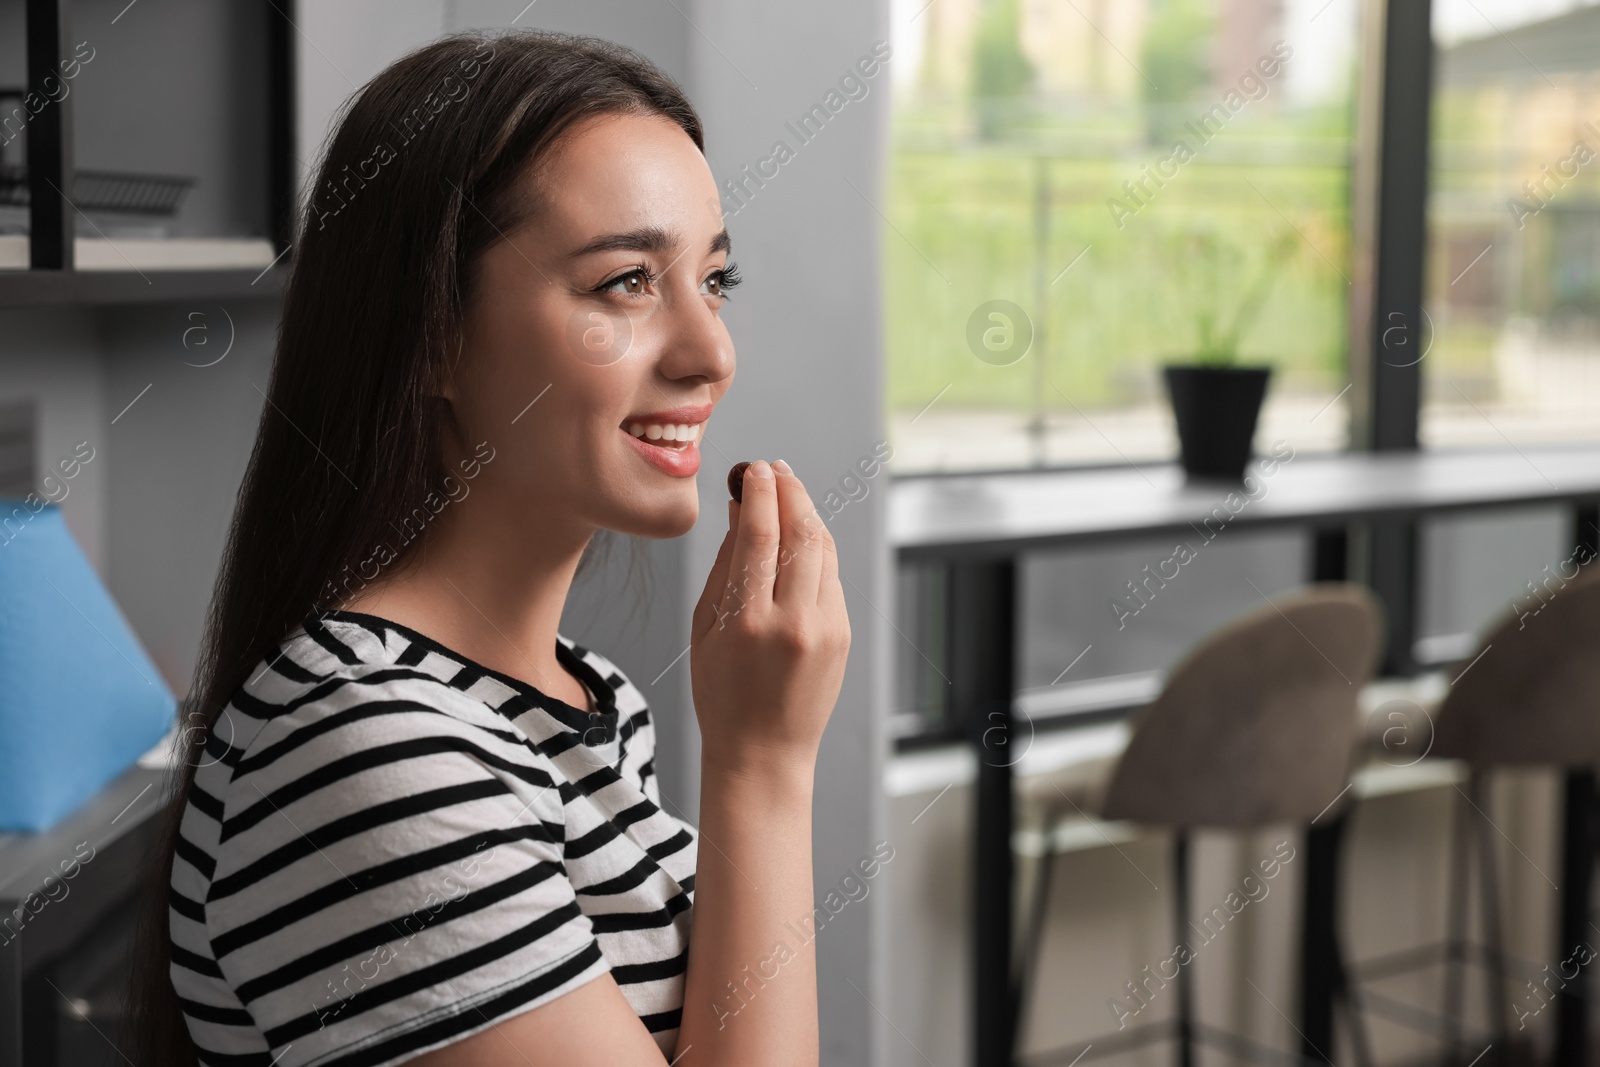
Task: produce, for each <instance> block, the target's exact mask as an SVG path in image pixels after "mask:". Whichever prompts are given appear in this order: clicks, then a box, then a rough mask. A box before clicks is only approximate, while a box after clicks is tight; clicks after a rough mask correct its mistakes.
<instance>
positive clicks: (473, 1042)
mask: <svg viewBox="0 0 1600 1067" xmlns="http://www.w3.org/2000/svg"><path fill="white" fill-rule="evenodd" d="M530 1062H532V1063H536V1064H538V1065H539V1067H662V1065H664V1064H665V1063H666V1062H667V1061H666V1058H665V1057H664V1056H662V1055H661V1049H660V1048H659V1047H657V1045H656V1042H655V1039H654V1038H653V1037H651V1036H650V1032H649V1031H648V1030H646V1029H645V1027H644V1024H643V1023H641V1022H640V1021H639V1017H638V1016H637V1015H635V1014H634V1013H633V1009H632V1008H631V1007H629V1005H628V1001H627V1000H626V999H625V998H624V997H623V995H622V990H621V989H619V988H618V987H617V983H616V981H615V980H614V979H613V978H612V977H611V975H610V974H604V975H601V976H600V977H599V978H597V979H595V980H594V981H592V982H588V983H586V984H584V985H582V986H579V987H578V988H577V989H574V990H572V991H571V992H570V993H566V994H564V995H562V996H561V997H558V998H557V999H555V1000H552V1001H550V1002H549V1003H547V1004H544V1005H542V1006H541V1007H538V1008H535V1009H533V1010H532V1011H526V1012H523V1013H522V1014H520V1015H516V1016H513V1017H512V1018H509V1019H507V1020H505V1021H504V1022H501V1023H497V1024H496V1025H494V1026H492V1027H490V1028H489V1029H487V1030H484V1031H481V1032H479V1033H476V1034H473V1035H472V1036H471V1037H467V1038H463V1039H462V1040H460V1041H457V1042H455V1043H454V1044H450V1045H446V1046H445V1047H444V1048H441V1049H435V1050H434V1051H433V1052H429V1053H425V1054H424V1055H422V1056H418V1057H417V1058H416V1059H414V1060H410V1061H408V1067H526V1065H527V1064H528V1063H530Z"/></svg>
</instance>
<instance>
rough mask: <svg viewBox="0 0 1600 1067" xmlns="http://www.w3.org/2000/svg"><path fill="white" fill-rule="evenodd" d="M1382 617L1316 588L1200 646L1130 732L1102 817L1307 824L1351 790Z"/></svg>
mask: <svg viewBox="0 0 1600 1067" xmlns="http://www.w3.org/2000/svg"><path fill="white" fill-rule="evenodd" d="M1382 630H1383V613H1382V609H1381V608H1380V607H1379V605H1378V602H1377V600H1376V599H1375V598H1374V597H1373V595H1372V594H1371V593H1369V592H1367V591H1366V590H1365V589H1361V588H1359V587H1357V586H1353V585H1345V584H1342V583H1328V584H1322V585H1315V586H1312V587H1311V588H1309V589H1307V590H1304V591H1302V592H1299V593H1297V594H1295V595H1293V596H1290V597H1287V598H1285V599H1283V600H1280V601H1277V602H1275V603H1271V604H1267V605H1264V606H1263V607H1262V608H1260V609H1259V610H1257V611H1254V612H1252V613H1250V614H1249V615H1247V616H1245V617H1244V618H1242V619H1239V620H1237V621H1235V622H1233V623H1231V624H1230V625H1228V626H1225V627H1224V628H1222V629H1221V630H1219V631H1217V632H1216V633H1214V634H1212V635H1211V636H1210V637H1208V638H1206V639H1205V640H1204V641H1202V642H1201V643H1200V644H1199V645H1197V646H1196V647H1195V648H1194V649H1193V650H1192V651H1191V652H1190V653H1189V654H1188V656H1186V657H1185V658H1184V659H1183V660H1182V662H1180V663H1179V664H1178V666H1177V667H1176V668H1174V669H1173V671H1172V672H1171V674H1170V675H1169V676H1168V679H1167V684H1166V686H1165V688H1164V689H1163V690H1162V692H1161V695H1160V696H1159V697H1157V698H1156V700H1155V702H1154V703H1152V704H1151V705H1150V706H1149V707H1148V708H1146V709H1145V710H1144V712H1143V713H1142V714H1141V715H1140V717H1139V718H1138V720H1137V721H1136V723H1135V726H1134V731H1133V736H1132V738H1131V739H1130V741H1129V743H1128V748H1127V751H1126V752H1125V753H1124V754H1123V757H1122V760H1121V762H1120V763H1119V764H1118V765H1117V769H1116V771H1115V772H1114V774H1113V775H1112V779H1111V783H1110V785H1109V786H1108V788H1107V791H1106V797H1105V802H1104V804H1103V805H1102V809H1101V814H1102V816H1103V817H1105V818H1107V819H1132V820H1135V821H1138V822H1145V823H1154V824H1158V825H1164V826H1175V827H1190V826H1194V827H1200V826H1225V827H1253V826H1265V825H1269V824H1271V823H1282V822H1308V821H1310V820H1311V819H1314V818H1316V817H1317V816H1318V815H1319V814H1320V813H1321V812H1322V811H1324V810H1325V809H1326V808H1327V807H1328V806H1329V805H1330V804H1331V803H1333V801H1334V800H1336V799H1337V798H1338V796H1339V795H1340V793H1341V792H1342V791H1343V789H1344V788H1345V786H1346V784H1347V783H1348V782H1349V774H1350V764H1351V760H1352V758H1353V756H1354V753H1355V747H1356V740H1357V737H1358V735H1359V733H1360V729H1359V726H1360V724H1359V722H1358V721H1357V720H1358V715H1357V711H1356V698H1357V695H1358V694H1359V693H1360V691H1361V687H1362V686H1363V685H1365V684H1366V682H1367V681H1368V680H1369V679H1370V678H1371V677H1372V672H1373V670H1374V668H1375V667H1376V666H1377V662H1378V653H1379V647H1380V641H1381V638H1382Z"/></svg>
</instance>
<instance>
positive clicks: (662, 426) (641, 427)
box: [628, 422, 700, 444]
mask: <svg viewBox="0 0 1600 1067" xmlns="http://www.w3.org/2000/svg"><path fill="white" fill-rule="evenodd" d="M628 432H629V433H631V434H633V436H635V437H642V438H644V439H646V440H649V441H678V442H682V443H683V444H688V443H690V442H692V441H698V440H699V439H700V424H699V423H686V422H676V423H642V422H634V423H629V424H628Z"/></svg>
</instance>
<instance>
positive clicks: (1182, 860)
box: [1172, 828, 1194, 1067]
mask: <svg viewBox="0 0 1600 1067" xmlns="http://www.w3.org/2000/svg"><path fill="white" fill-rule="evenodd" d="M1172 883H1173V888H1172V918H1173V927H1174V929H1175V931H1176V934H1177V941H1178V943H1180V944H1187V943H1188V937H1189V835H1188V833H1187V832H1186V831H1184V830H1183V829H1181V828H1174V829H1173V831H1172ZM1193 966H1194V965H1193V964H1189V965H1187V966H1184V967H1180V968H1178V990H1177V992H1178V1035H1177V1036H1178V1067H1194V1000H1193V996H1194V992H1193V991H1194V985H1193V982H1192V981H1191V979H1192V977H1193V976H1192V975H1190V973H1189V972H1190V971H1191V970H1192V969H1193Z"/></svg>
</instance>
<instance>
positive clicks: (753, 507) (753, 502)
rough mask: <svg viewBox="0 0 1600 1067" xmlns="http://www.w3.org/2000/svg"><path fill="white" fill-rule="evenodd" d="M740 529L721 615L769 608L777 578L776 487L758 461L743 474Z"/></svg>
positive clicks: (763, 462)
mask: <svg viewBox="0 0 1600 1067" xmlns="http://www.w3.org/2000/svg"><path fill="white" fill-rule="evenodd" d="M738 510H739V529H738V532H737V533H736V534H735V535H734V539H733V557H732V558H731V559H730V560H729V564H728V578H727V582H726V583H725V587H724V592H723V598H722V606H721V609H720V614H721V615H723V616H726V615H728V614H730V613H738V612H744V611H755V612H756V613H757V614H760V613H761V612H762V611H763V609H764V608H767V607H770V606H771V604H772V580H773V578H774V577H775V576H776V575H777V567H778V548H779V544H780V541H781V536H780V533H779V527H778V487H777V483H776V482H775V481H774V479H773V476H772V467H771V466H770V465H769V464H768V463H767V461H766V460H763V459H758V460H756V461H755V462H754V463H752V464H750V466H749V467H747V468H745V472H744V499H743V500H742V501H741V502H740V504H739V509H738Z"/></svg>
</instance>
